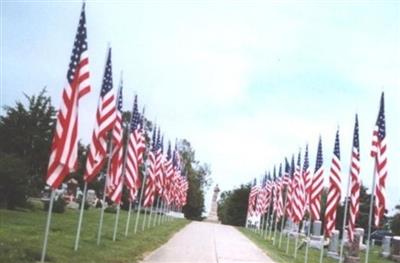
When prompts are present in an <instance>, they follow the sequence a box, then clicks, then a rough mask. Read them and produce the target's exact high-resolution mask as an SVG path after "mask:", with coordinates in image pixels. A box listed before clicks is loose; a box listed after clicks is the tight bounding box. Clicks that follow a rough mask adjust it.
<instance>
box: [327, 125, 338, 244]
mask: <svg viewBox="0 0 400 263" xmlns="http://www.w3.org/2000/svg"><path fill="white" fill-rule="evenodd" d="M340 173H341V163H340V144H339V130H338V131H337V132H336V138H335V147H334V151H333V158H332V165H331V171H330V176H329V192H328V198H327V200H326V210H325V236H326V237H330V236H331V234H332V231H333V230H334V229H335V226H336V212H337V207H338V205H339V201H340V194H341V192H340V191H341V179H340Z"/></svg>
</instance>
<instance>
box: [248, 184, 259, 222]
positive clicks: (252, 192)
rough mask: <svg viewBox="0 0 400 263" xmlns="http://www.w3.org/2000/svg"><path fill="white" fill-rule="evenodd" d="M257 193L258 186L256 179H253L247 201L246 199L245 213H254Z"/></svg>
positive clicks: (251, 214)
mask: <svg viewBox="0 0 400 263" xmlns="http://www.w3.org/2000/svg"><path fill="white" fill-rule="evenodd" d="M257 195H258V186H257V179H254V181H253V185H252V187H251V189H250V193H249V201H248V208H247V210H248V211H247V213H248V214H249V215H250V216H253V215H255V213H256V204H257Z"/></svg>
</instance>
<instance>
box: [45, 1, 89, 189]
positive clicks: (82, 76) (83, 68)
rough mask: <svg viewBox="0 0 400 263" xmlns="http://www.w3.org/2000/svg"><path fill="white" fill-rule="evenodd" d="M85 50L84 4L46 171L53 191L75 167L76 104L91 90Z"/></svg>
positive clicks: (76, 141)
mask: <svg viewBox="0 0 400 263" xmlns="http://www.w3.org/2000/svg"><path fill="white" fill-rule="evenodd" d="M87 50H88V45H87V32H86V17H85V4H83V5H82V11H81V14H80V18H79V24H78V30H77V33H76V36H75V42H74V46H73V49H72V55H71V61H70V63H69V68H68V72H67V83H66V85H65V87H64V90H63V94H62V104H61V107H60V110H59V111H58V114H57V124H56V129H55V133H54V135H53V141H52V145H51V154H50V159H49V166H48V169H47V178H46V183H47V184H48V185H49V186H50V187H51V188H53V189H57V188H58V187H59V186H60V184H61V183H62V181H63V180H64V178H65V177H66V176H67V175H68V174H69V173H71V172H74V171H75V170H76V168H77V166H78V162H77V160H78V106H79V100H80V99H81V98H82V97H83V96H84V95H86V94H87V93H89V92H90V90H91V87H90V84H89V57H88V53H87Z"/></svg>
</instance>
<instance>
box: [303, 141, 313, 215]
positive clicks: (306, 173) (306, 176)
mask: <svg viewBox="0 0 400 263" xmlns="http://www.w3.org/2000/svg"><path fill="white" fill-rule="evenodd" d="M303 182H304V194H305V196H304V198H303V199H302V206H303V209H302V211H303V212H302V216H301V218H303V217H304V214H305V212H306V211H310V194H311V184H312V175H311V171H310V162H309V160H308V144H307V145H306V152H305V155H304V165H303Z"/></svg>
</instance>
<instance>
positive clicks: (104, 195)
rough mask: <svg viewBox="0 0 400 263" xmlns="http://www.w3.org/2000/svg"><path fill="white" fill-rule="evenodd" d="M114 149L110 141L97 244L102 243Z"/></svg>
mask: <svg viewBox="0 0 400 263" xmlns="http://www.w3.org/2000/svg"><path fill="white" fill-rule="evenodd" d="M112 149H113V144H112V143H110V149H109V151H108V160H107V171H106V174H105V177H106V178H105V180H104V191H103V199H102V205H101V211H100V223H99V229H98V231H97V245H100V240H101V231H102V228H103V220H104V209H105V203H106V191H107V184H108V173H109V171H110V164H111V153H112Z"/></svg>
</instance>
